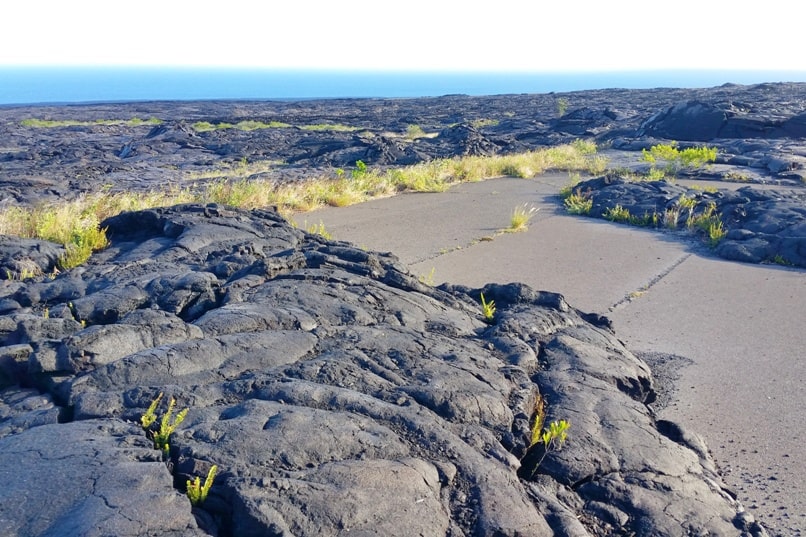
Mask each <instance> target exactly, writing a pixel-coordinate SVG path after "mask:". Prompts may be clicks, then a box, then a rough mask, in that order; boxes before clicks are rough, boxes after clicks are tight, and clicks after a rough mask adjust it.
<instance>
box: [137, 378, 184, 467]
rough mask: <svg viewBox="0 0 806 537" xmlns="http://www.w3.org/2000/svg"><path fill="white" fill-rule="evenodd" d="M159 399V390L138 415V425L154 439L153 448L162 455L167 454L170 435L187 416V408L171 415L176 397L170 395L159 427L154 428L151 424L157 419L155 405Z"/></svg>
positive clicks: (160, 398)
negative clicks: (143, 411)
mask: <svg viewBox="0 0 806 537" xmlns="http://www.w3.org/2000/svg"><path fill="white" fill-rule="evenodd" d="M161 400H162V393H161V392H160V394H159V395H158V396H157V398H156V399H154V400H153V401H152V402H151V405H150V406H149V407H148V409H147V410H146V412H145V413H144V414H143V415H142V416H140V425H141V426H142V427H143V430H145V431H146V434H148V435H149V437H150V438H151V439H152V440H153V441H154V449H159V450H160V451H161V452H162V453H163V454H164V455H167V454H168V451H169V450H170V448H171V446H170V439H171V435H172V434H173V432H174V431H175V430H176V428H177V427H178V426H179V425H180V424H181V423H182V422H183V421H184V419H185V416H187V413H188V409H187V408H186V409H184V410H182V411H180V412H179V413H178V414H177V415H176V417H173V411H174V407H175V406H176V399H174V398H173V397H171V401H170V402H169V403H168V409H167V410H166V411H165V415H164V416H163V417H162V420H161V421H160V426H159V428H158V429H154V428H153V425H154V423H155V422H156V421H157V414H156V411H157V406H158V405H159V402H160V401H161Z"/></svg>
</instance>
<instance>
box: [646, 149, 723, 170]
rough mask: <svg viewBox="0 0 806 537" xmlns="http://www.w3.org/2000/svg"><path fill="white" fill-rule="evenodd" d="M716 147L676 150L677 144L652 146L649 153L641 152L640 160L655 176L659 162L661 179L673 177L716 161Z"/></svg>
mask: <svg viewBox="0 0 806 537" xmlns="http://www.w3.org/2000/svg"><path fill="white" fill-rule="evenodd" d="M716 156H717V149H716V147H687V148H685V149H682V150H681V149H678V148H677V142H671V143H669V144H658V145H653V146H652V147H651V148H650V149H649V151H647V150H646V149H644V150H643V155H642V157H641V158H642V160H644V161H645V162H648V163H649V164H650V165H651V168H650V173H652V174H653V175H657V174H658V173H659V172H658V171H657V170H658V168H657V167H656V166H657V165H658V164H659V163H660V162H662V163H663V164H664V165H663V167H662V168H661V171H662V177H667V176H668V177H674V176H675V175H676V174H677V173H678V172H679V171H680V170H683V169H695V168H701V167H703V166H705V165H706V164H709V163H711V162H714V161H716Z"/></svg>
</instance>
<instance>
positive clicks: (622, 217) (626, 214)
mask: <svg viewBox="0 0 806 537" xmlns="http://www.w3.org/2000/svg"><path fill="white" fill-rule="evenodd" d="M602 217H604V219H605V220H610V221H611V222H629V221H630V211H629V209H625V208H624V207H622V206H621V205H619V204H616V206H615V207H608V208H607V209H605V212H604V213H602Z"/></svg>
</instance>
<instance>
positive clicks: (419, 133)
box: [406, 125, 428, 140]
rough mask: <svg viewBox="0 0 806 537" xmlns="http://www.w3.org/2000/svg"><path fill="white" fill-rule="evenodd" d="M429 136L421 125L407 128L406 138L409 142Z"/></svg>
mask: <svg viewBox="0 0 806 537" xmlns="http://www.w3.org/2000/svg"><path fill="white" fill-rule="evenodd" d="M426 136H428V134H427V133H426V132H425V131H424V130H423V128H422V127H421V126H419V125H409V126H408V127H406V138H408V139H409V140H416V139H417V138H424V137H426Z"/></svg>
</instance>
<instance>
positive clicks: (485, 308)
mask: <svg viewBox="0 0 806 537" xmlns="http://www.w3.org/2000/svg"><path fill="white" fill-rule="evenodd" d="M481 313H482V315H483V316H484V320H485V321H487V322H488V323H492V322H493V320H494V319H495V301H494V300H490V301H489V302H487V301H486V300H485V299H484V293H481Z"/></svg>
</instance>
